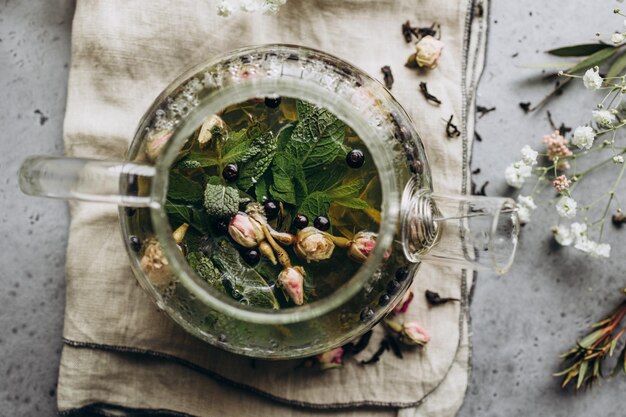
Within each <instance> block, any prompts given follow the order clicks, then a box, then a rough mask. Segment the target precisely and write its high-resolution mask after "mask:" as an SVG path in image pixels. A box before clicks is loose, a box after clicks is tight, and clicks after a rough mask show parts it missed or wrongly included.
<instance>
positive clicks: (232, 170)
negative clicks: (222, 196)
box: [222, 164, 239, 182]
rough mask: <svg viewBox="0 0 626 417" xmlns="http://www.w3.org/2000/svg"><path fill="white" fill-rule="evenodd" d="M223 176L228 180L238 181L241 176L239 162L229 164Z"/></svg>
mask: <svg viewBox="0 0 626 417" xmlns="http://www.w3.org/2000/svg"><path fill="white" fill-rule="evenodd" d="M222 177H224V179H225V180H226V181H228V182H233V181H236V180H237V178H239V168H238V167H237V164H228V165H226V166H225V167H224V170H223V171H222Z"/></svg>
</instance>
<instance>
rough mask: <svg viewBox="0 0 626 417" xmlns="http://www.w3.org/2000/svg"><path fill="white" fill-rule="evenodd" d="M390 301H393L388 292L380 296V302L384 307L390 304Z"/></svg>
mask: <svg viewBox="0 0 626 417" xmlns="http://www.w3.org/2000/svg"><path fill="white" fill-rule="evenodd" d="M389 301H391V297H389V296H388V295H387V294H383V295H381V296H380V298H379V299H378V304H379V305H380V306H382V307H384V306H386V305H387V304H389Z"/></svg>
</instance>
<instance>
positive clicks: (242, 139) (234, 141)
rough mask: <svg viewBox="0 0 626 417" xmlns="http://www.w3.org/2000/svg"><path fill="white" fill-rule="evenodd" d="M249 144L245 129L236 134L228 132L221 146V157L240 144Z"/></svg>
mask: <svg viewBox="0 0 626 417" xmlns="http://www.w3.org/2000/svg"><path fill="white" fill-rule="evenodd" d="M244 143H250V138H249V136H248V130H247V129H240V130H238V131H236V132H229V133H228V136H227V138H226V141H225V142H224V144H223V145H222V149H221V150H222V155H224V156H225V155H228V154H230V153H232V152H233V150H234V149H235V148H238V147H239V146H241V144H244Z"/></svg>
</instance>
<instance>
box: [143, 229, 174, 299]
mask: <svg viewBox="0 0 626 417" xmlns="http://www.w3.org/2000/svg"><path fill="white" fill-rule="evenodd" d="M141 268H142V269H143V270H144V272H145V273H146V275H148V278H149V279H150V281H152V283H153V284H154V285H156V286H158V287H164V286H166V285H167V284H169V283H170V282H171V280H172V271H171V269H170V265H169V261H168V260H167V258H166V257H165V254H164V253H163V249H161V245H160V244H159V242H158V241H156V240H150V241H148V242H147V244H146V250H145V252H144V254H143V257H142V258H141Z"/></svg>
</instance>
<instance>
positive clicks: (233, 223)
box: [228, 212, 265, 248]
mask: <svg viewBox="0 0 626 417" xmlns="http://www.w3.org/2000/svg"><path fill="white" fill-rule="evenodd" d="M228 234H229V235H230V237H232V238H233V240H234V241H235V242H237V243H239V244H240V245H241V246H243V247H245V248H254V247H255V246H258V245H259V243H260V242H261V241H262V240H263V239H264V238H265V235H264V234H263V229H262V228H261V225H260V224H259V223H258V222H256V221H255V220H254V219H252V218H251V217H250V216H248V215H247V214H246V213H241V212H239V213H237V214H236V215H234V216H233V218H232V219H230V224H229V225H228Z"/></svg>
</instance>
